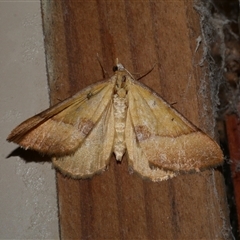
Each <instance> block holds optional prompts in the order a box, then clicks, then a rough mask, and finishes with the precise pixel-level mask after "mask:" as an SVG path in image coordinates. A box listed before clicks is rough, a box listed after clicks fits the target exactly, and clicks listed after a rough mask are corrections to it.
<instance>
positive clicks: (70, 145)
mask: <svg viewBox="0 0 240 240" xmlns="http://www.w3.org/2000/svg"><path fill="white" fill-rule="evenodd" d="M113 88H114V83H113V82H112V81H111V80H108V81H104V82H100V83H97V84H94V85H91V86H89V87H87V88H85V89H83V90H82V91H80V92H79V93H77V94H76V95H74V96H73V97H71V98H69V99H67V100H65V101H63V102H61V103H59V104H57V105H55V106H53V107H51V108H49V109H47V110H45V111H43V112H41V113H39V114H37V115H36V116H34V117H31V118H29V119H28V120H26V121H24V122H23V123H21V124H20V125H19V126H17V127H16V128H15V129H14V130H13V131H12V132H11V134H10V135H9V136H8V138H7V140H8V141H10V142H15V143H17V144H19V145H21V146H22V147H24V148H30V149H34V150H37V151H39V152H42V153H46V154H49V155H55V156H64V155H68V154H70V153H73V152H75V151H76V149H77V148H78V147H79V146H80V144H81V143H82V142H83V141H84V139H85V138H86V136H88V134H89V133H90V132H91V130H92V129H93V128H94V126H95V124H96V123H97V122H98V121H99V119H100V118H101V117H102V115H103V114H106V113H105V112H106V111H107V110H108V109H109V108H110V105H111V100H112V94H113Z"/></svg>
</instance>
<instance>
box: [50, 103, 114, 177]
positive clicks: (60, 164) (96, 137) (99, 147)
mask: <svg viewBox="0 0 240 240" xmlns="http://www.w3.org/2000/svg"><path fill="white" fill-rule="evenodd" d="M113 140H114V115H113V107H112V103H110V105H108V107H107V108H106V110H105V111H104V112H103V114H102V115H101V117H100V119H99V121H98V122H97V123H96V124H95V126H94V128H93V129H92V131H91V132H90V133H89V135H88V136H87V137H86V138H85V139H84V141H83V142H82V144H81V146H80V147H79V148H78V149H77V150H76V151H75V152H74V153H73V154H71V155H67V156H63V157H54V158H53V159H52V161H53V165H54V166H55V167H56V168H58V169H59V170H60V171H61V172H62V173H63V174H66V175H68V176H71V177H72V178H87V177H91V176H92V175H94V174H95V173H98V172H102V171H104V170H105V168H106V166H107V164H108V163H109V159H110V156H111V153H112V148H113Z"/></svg>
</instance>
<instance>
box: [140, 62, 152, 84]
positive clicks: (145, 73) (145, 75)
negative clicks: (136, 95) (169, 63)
mask: <svg viewBox="0 0 240 240" xmlns="http://www.w3.org/2000/svg"><path fill="white" fill-rule="evenodd" d="M156 65H157V62H155V63H154V65H153V67H152V68H151V69H150V70H148V71H147V72H146V73H145V74H143V75H142V76H141V77H139V78H138V79H137V80H138V81H139V80H140V79H142V78H144V77H145V76H147V75H148V74H149V73H150V72H151V71H152V70H153V69H154V68H155V66H156Z"/></svg>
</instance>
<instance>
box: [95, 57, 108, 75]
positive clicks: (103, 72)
mask: <svg viewBox="0 0 240 240" xmlns="http://www.w3.org/2000/svg"><path fill="white" fill-rule="evenodd" d="M97 60H98V63H99V65H100V67H101V69H102V75H103V78H109V74H108V72H107V71H106V70H105V69H104V67H103V65H102V61H101V60H100V58H99V55H98V53H97Z"/></svg>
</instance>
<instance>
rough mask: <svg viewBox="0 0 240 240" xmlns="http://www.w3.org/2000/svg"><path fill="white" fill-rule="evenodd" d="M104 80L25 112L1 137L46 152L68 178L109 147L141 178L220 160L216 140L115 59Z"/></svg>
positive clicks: (89, 168) (82, 172) (103, 161)
mask: <svg viewBox="0 0 240 240" xmlns="http://www.w3.org/2000/svg"><path fill="white" fill-rule="evenodd" d="M116 69H117V70H116V71H115V74H114V75H113V76H112V77H111V78H110V79H108V80H106V81H103V82H99V83H96V84H93V85H91V86H89V87H87V88H85V89H83V90H82V91H80V92H79V93H77V94H76V95H74V96H73V97H71V98H69V99H67V100H65V101H63V102H61V103H59V104H57V105H55V106H53V107H51V108H49V109H47V110H45V111H43V112H41V113H39V114H37V115H36V116H34V117H32V118H29V119H28V120H26V121H24V122H23V123H21V124H20V125H19V126H17V127H16V128H15V129H14V130H13V131H12V132H11V134H10V135H9V136H8V138H7V140H8V141H12V142H15V143H17V144H19V145H20V146H22V147H24V148H30V149H34V150H36V151H39V152H41V153H44V154H48V155H50V156H52V161H53V165H54V166H55V167H56V168H57V169H59V170H60V171H61V172H62V173H63V174H65V175H68V176H70V177H73V178H87V177H91V176H93V175H94V174H95V173H99V172H102V171H104V170H105V169H106V167H107V166H108V165H109V161H110V157H111V154H112V152H113V153H114V154H115V156H116V159H117V161H121V160H122V158H123V155H124V154H125V153H126V152H127V154H126V155H127V160H128V164H129V168H130V169H131V170H134V171H135V172H137V173H139V174H140V175H141V176H142V177H144V178H149V179H151V180H152V181H161V180H166V179H168V178H171V177H174V176H176V175H177V174H178V173H180V172H188V171H199V170H203V169H206V168H209V167H215V166H217V165H219V164H221V163H222V160H223V156H222V151H221V149H220V148H219V146H218V145H217V143H216V142H215V141H214V140H212V139H211V138H210V137H208V136H207V135H206V134H204V133H203V132H202V131H201V130H199V129H198V128H197V127H195V126H194V125H193V124H192V123H190V122H189V121H188V120H186V119H185V118H184V117H183V116H182V115H181V114H180V113H178V112H177V111H176V110H174V109H173V108H172V107H171V106H170V105H169V104H168V103H166V102H165V101H164V100H163V99H162V98H161V97H160V96H158V95H157V94H156V93H154V92H153V91H152V90H150V89H149V88H147V87H146V86H144V85H143V84H141V83H139V82H138V81H136V80H134V78H133V76H132V75H131V74H130V73H129V72H128V71H127V70H126V69H125V68H124V67H123V65H122V64H120V63H118V64H117V66H116Z"/></svg>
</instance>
